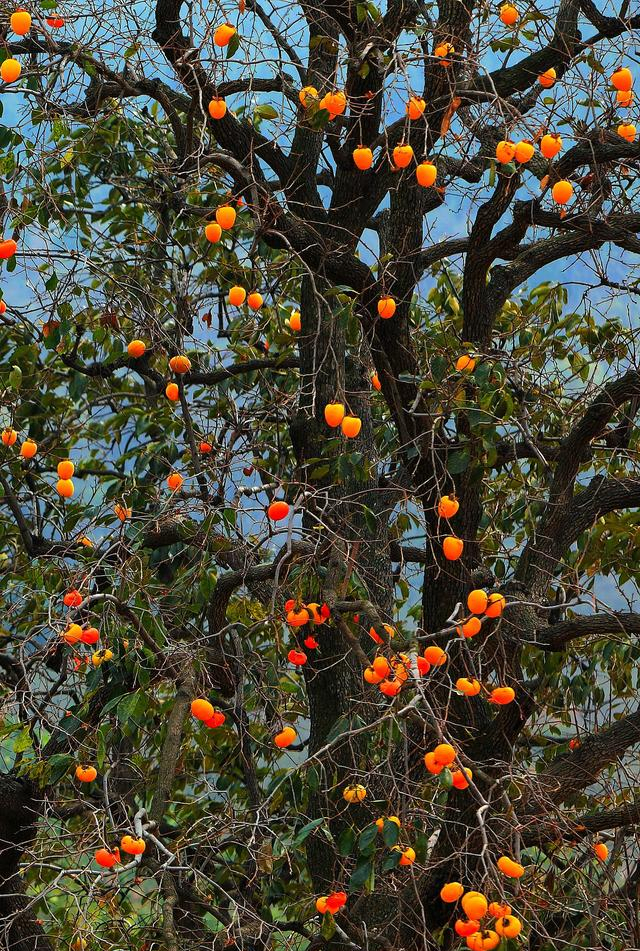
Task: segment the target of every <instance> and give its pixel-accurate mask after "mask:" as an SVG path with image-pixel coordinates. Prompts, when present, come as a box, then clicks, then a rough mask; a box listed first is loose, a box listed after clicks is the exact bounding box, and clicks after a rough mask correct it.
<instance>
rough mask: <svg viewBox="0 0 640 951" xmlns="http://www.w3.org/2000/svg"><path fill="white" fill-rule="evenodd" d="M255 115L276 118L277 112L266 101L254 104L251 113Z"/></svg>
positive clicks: (261, 117)
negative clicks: (253, 109)
mask: <svg viewBox="0 0 640 951" xmlns="http://www.w3.org/2000/svg"><path fill="white" fill-rule="evenodd" d="M253 114H254V115H255V116H258V117H259V118H260V119H277V118H278V112H277V110H276V109H274V108H273V106H270V105H269V104H268V103H266V104H265V105H262V106H256V108H255V111H254V113H253Z"/></svg>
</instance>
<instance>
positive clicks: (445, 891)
mask: <svg viewBox="0 0 640 951" xmlns="http://www.w3.org/2000/svg"><path fill="white" fill-rule="evenodd" d="M463 895H464V887H463V886H462V885H461V884H460V882H447V883H446V885H443V886H442V888H441V889H440V898H441V899H442V901H444V902H447V904H450V903H452V902H454V901H458V899H459V898H462V896H463Z"/></svg>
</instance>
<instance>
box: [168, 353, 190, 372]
mask: <svg viewBox="0 0 640 951" xmlns="http://www.w3.org/2000/svg"><path fill="white" fill-rule="evenodd" d="M169 366H170V367H171V369H172V370H173V372H174V373H178V374H180V373H188V372H189V370H190V369H191V360H190V359H189V357H186V356H185V355H184V354H178V355H177V356H175V357H171V359H170V360H169Z"/></svg>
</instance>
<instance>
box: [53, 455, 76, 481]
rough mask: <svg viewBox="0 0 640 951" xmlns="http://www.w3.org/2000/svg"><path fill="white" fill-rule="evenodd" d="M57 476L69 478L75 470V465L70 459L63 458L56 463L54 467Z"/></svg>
mask: <svg viewBox="0 0 640 951" xmlns="http://www.w3.org/2000/svg"><path fill="white" fill-rule="evenodd" d="M56 471H57V473H58V476H59V478H61V479H70V478H71V477H72V475H73V473H74V472H75V471H76V467H75V466H74V464H73V463H72V462H71V459H63V460H62V461H61V462H59V463H58V465H57V467H56Z"/></svg>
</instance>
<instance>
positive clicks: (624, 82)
mask: <svg viewBox="0 0 640 951" xmlns="http://www.w3.org/2000/svg"><path fill="white" fill-rule="evenodd" d="M611 85H612V86H613V87H614V89H617V90H619V91H620V92H629V90H630V89H631V87H632V86H633V73H632V72H631V70H630V69H627V67H626V66H619V67H618V69H616V71H615V72H614V73H613V75H612V76H611Z"/></svg>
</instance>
